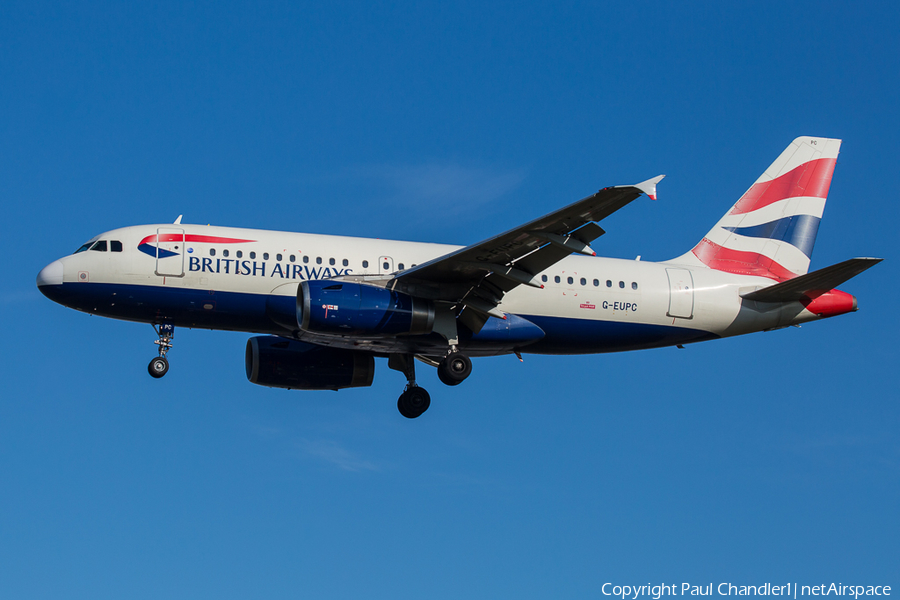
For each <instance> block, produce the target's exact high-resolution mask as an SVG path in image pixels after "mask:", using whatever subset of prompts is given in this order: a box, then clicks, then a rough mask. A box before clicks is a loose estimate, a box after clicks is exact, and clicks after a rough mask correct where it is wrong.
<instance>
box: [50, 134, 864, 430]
mask: <svg viewBox="0 0 900 600" xmlns="http://www.w3.org/2000/svg"><path fill="white" fill-rule="evenodd" d="M840 145H841V140H836V139H827V138H815V137H799V138H797V139H796V140H794V141H793V142H792V143H791V144H790V145H789V146H788V147H787V148H786V149H785V150H784V152H782V153H781V154H780V155H779V156H778V158H777V159H776V160H775V162H773V163H772V164H771V166H769V168H768V169H766V171H765V172H764V173H763V174H762V175H761V176H760V177H759V178H758V179H757V180H756V182H755V183H754V184H753V185H752V186H751V187H750V189H749V190H747V192H746V193H745V194H744V195H743V196H741V197H740V198H739V199H738V201H737V202H736V203H735V204H734V206H732V207H731V209H730V210H729V211H728V212H727V213H726V214H725V215H724V216H723V217H722V218H721V219H720V220H719V221H718V223H716V224H715V226H713V228H712V229H711V230H710V231H709V233H707V234H706V235H705V236H704V237H703V238H702V239H701V240H700V242H698V243H697V245H696V246H694V248H692V249H691V250H689V251H688V252H686V253H685V254H682V255H681V256H678V257H677V258H673V259H671V260H667V261H664V262H658V263H656V262H648V261H641V260H640V257H638V259H635V260H624V259H614V258H600V257H597V256H596V254H595V252H594V251H593V250H592V248H591V246H590V244H591V243H592V242H593V241H594V240H596V239H597V238H599V237H600V236H602V235H603V234H604V233H605V231H604V230H603V229H602V228H601V227H600V226H599V225H598V224H597V223H598V222H599V221H602V220H603V219H605V218H606V217H608V216H609V215H611V214H612V213H614V212H615V211H617V210H619V209H620V208H622V207H624V206H625V205H627V204H629V203H630V202H632V201H633V200H635V199H637V198H639V197H641V196H643V195H647V196H649V197H650V198H651V199H653V200H655V199H656V186H657V184H658V183H659V181H660V180H661V179H662V178H663V177H664V176H663V175H660V176H658V177H654V178H652V179H648V180H646V181H644V182H642V183H638V184H635V185H625V186H616V187H607V188H603V189H601V190H600V191H598V192H597V193H595V194H592V195H590V196H588V197H586V198H584V199H582V200H579V201H578V202H575V203H573V204H571V205H569V206H566V207H564V208H561V209H559V210H556V211H554V212H551V213H549V214H547V215H545V216H543V217H540V218H538V219H535V220H533V221H530V222H528V223H526V224H524V225H521V226H519V227H515V228H513V229H510V230H509V231H507V232H505V233H501V234H500V235H497V236H494V237H492V238H489V239H487V240H484V241H481V242H478V243H476V244H472V245H470V246H465V247H460V246H449V245H442V244H431V243H415V242H402V241H389V240H380V239H365V238H354V237H341V236H333V235H314V234H304V233H291V232H276V231H263V230H253V229H236V228H228V227H213V226H203V225H188V224H182V223H181V217H180V216H179V217H178V219H177V220H176V221H175V222H174V223H173V224H158V225H141V226H134V227H125V228H122V229H115V230H112V231H108V232H105V233H102V234H100V235H98V236H95V237H94V238H92V239H91V240H90V241H88V242H87V243H85V244H84V245H82V246H80V247H79V248H78V249H77V250H76V251H75V253H74V254H72V255H70V256H65V257H63V258H60V259H58V260H55V261H53V262H51V263H50V264H49V265H47V266H46V267H44V269H42V270H41V271H40V273H39V274H38V276H37V285H38V288H39V289H40V291H41V292H42V293H43V294H44V295H45V296H47V297H48V298H49V299H51V300H53V301H54V302H57V303H59V304H62V305H64V306H68V307H70V308H74V309H76V310H79V311H82V312H86V313H89V314H93V315H102V316H104V317H111V318H115V319H122V320H127V321H137V322H141V323H150V324H151V325H152V326H153V327H154V329H155V332H156V334H157V336H158V339H157V340H156V341H155V343H156V344H157V345H158V356H156V357H155V358H153V360H151V361H150V364H149V366H148V370H149V372H150V375H152V376H153V377H156V378H159V377H162V376H164V375H165V374H166V372H167V371H168V370H169V363H168V360H167V353H168V351H169V350H171V349H172V344H173V338H174V331H175V327H188V328H204V329H221V330H229V331H242V332H250V333H253V334H258V335H256V336H254V337H251V338H250V339H249V340H248V342H247V345H246V351H245V367H246V372H247V378H248V379H249V381H251V382H252V383H255V384H259V385H263V386H268V387H278V388H288V389H299V390H326V389H327V390H338V389H343V388H352V387H363V386H370V385H371V384H372V381H373V377H374V374H375V361H374V359H375V358H376V357H382V358H383V357H387V359H388V367H389V368H390V369H393V370H396V371H399V372H401V373H403V374H404V375H405V376H406V379H407V385H406V387H405V388H404V391H403V393H402V394H401V395H400V398H399V399H398V401H397V408H398V409H399V411H400V413H401V414H402V415H403V416H404V417H407V418H410V419H413V418H416V417H419V416H420V415H422V414H423V413H424V412H425V411H426V410H427V409H428V407H429V406H430V404H431V397H430V395H429V393H428V392H427V391H426V390H425V389H424V388H422V387H420V386H419V385H418V384H417V383H416V370H415V366H416V365H415V361H416V360H419V361H420V362H422V363H424V364H426V365H430V366H432V367H436V368H437V374H438V378H439V379H440V380H441V382H443V383H444V384H446V385H449V386H455V385H459V384H460V383H462V382H463V381H464V380H465V379H466V378H467V377H468V376H469V374H470V373H471V372H472V361H471V357H482V356H496V355H516V356H517V357H518V358H519V359H520V360H521V358H522V354H523V353H533V354H570V355H571V354H588V353H605V352H619V351H626V350H638V349H647V348H659V347H664V346H678V347H683V345H684V344H691V343H696V342H701V341H706V340H713V339H718V338H724V337H730V336H735V335H742V334H745V333H751V332H756V331H768V330H773V329H779V328H783V327H788V326H791V325H799V324H800V323H805V322H808V321H815V320H819V319H824V318H828V317H833V316H837V315H841V314H844V313H848V312H852V311H856V310H857V300H856V298H855V297H854V296H852V295H850V294H848V293H846V292H842V291H840V290H837V289H835V288H836V287H837V286H838V285H840V284H842V283H844V282H845V281H847V280H848V279H850V278H851V277H854V276H856V275H858V274H860V273H862V272H863V271H865V270H866V269H868V268H870V267H872V266H874V265H875V264H877V263H878V262H880V261H881V260H882V259H878V258H853V259H850V260H846V261H844V262H841V263H838V264H836V265H832V266H830V267H825V268H823V269H819V270H817V271H813V272H809V265H810V256H811V254H812V249H813V244H814V243H815V239H816V233H817V231H818V227H819V222H820V220H821V218H822V213H823V211H824V208H825V201H826V199H827V196H828V189H829V187H830V184H831V178H832V174H833V172H834V166H835V162H836V160H837V156H838V151H839V149H840Z"/></svg>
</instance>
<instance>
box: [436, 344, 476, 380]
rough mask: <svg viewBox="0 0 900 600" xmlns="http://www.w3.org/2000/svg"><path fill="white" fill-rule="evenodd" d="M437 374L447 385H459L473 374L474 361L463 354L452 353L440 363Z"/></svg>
mask: <svg viewBox="0 0 900 600" xmlns="http://www.w3.org/2000/svg"><path fill="white" fill-rule="evenodd" d="M437 373H438V379H440V380H441V382H442V383H444V384H445V385H459V384H461V383H462V382H463V381H465V379H466V377H468V376H469V375H471V374H472V361H471V360H470V359H469V357H468V356H466V355H465V354H463V353H462V352H451V353H450V354H448V355H447V356H445V357H444V360H442V361H441V362H440V364H439V365H438V368H437Z"/></svg>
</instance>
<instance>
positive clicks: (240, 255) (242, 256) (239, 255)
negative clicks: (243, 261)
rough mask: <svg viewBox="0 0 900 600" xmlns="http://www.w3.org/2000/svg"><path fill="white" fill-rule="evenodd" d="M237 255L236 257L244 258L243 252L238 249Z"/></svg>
mask: <svg viewBox="0 0 900 600" xmlns="http://www.w3.org/2000/svg"><path fill="white" fill-rule="evenodd" d="M237 257H238V258H244V253H243V252H241V251H240V250H238V251H237Z"/></svg>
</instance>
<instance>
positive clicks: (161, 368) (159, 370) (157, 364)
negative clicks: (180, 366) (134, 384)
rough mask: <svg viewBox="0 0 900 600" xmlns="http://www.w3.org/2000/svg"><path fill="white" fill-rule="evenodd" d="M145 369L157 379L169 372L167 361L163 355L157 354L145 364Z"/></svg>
mask: <svg viewBox="0 0 900 600" xmlns="http://www.w3.org/2000/svg"><path fill="white" fill-rule="evenodd" d="M147 371H148V372H149V373H150V375H151V376H152V377H154V378H156V379H159V378H160V377H162V376H163V375H165V374H166V373H168V372H169V361H167V360H166V359H165V357H163V356H157V357H156V358H154V359H153V360H151V361H150V364H149V365H147Z"/></svg>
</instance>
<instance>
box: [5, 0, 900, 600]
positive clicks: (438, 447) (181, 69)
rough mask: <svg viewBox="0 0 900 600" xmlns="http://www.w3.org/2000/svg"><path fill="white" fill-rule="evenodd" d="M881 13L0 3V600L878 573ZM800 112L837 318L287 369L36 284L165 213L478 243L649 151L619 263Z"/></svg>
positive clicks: (894, 458)
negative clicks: (73, 305) (301, 382)
mask: <svg viewBox="0 0 900 600" xmlns="http://www.w3.org/2000/svg"><path fill="white" fill-rule="evenodd" d="M898 26H900V19H898V9H897V8H896V7H895V5H894V4H893V3H888V2H883V3H875V2H872V3H868V2H861V3H854V4H852V5H850V4H845V3H837V2H793V3H774V2H762V3H750V2H729V3H712V2H710V3H699V2H698V3H678V4H673V5H672V6H660V5H658V4H657V3H645V2H603V3H599V2H598V3H568V2H553V3H544V4H534V3H522V2H515V3H512V2H510V3H490V4H489V5H487V6H486V5H485V3H426V2H421V3H401V2H396V3H392V4H390V5H389V6H379V5H377V4H372V3H336V2H335V3H241V2H216V3H211V2H210V3H203V2H192V3H143V4H138V3H131V4H128V3H124V4H123V3H115V2H109V3H90V2H71V3H66V2H54V3H38V2H6V3H4V4H3V5H2V7H0V193H2V199H3V200H2V201H3V206H4V209H5V218H4V219H3V221H2V223H0V228H2V233H3V235H2V240H3V242H2V244H3V249H4V252H5V255H6V256H7V257H8V260H7V264H6V266H5V272H6V273H7V274H6V276H5V277H4V278H3V280H2V281H3V283H2V287H0V307H2V309H3V311H2V312H3V315H4V316H3V325H4V330H5V333H6V335H7V338H6V343H5V344H4V347H3V350H2V358H3V365H4V368H3V374H4V386H3V393H2V395H0V397H2V401H0V482H2V483H0V486H2V487H0V490H2V493H0V594H2V595H3V596H4V597H10V598H54V599H56V598H60V597H65V598H121V597H130V598H160V597H167V598H197V597H215V598H247V597H270V598H298V597H299V598H304V597H327V598H360V597H373V598H374V597H390V598H421V597H431V598H459V597H477V598H497V597H515V598H548V597H568V598H588V597H600V596H601V594H600V586H601V585H602V584H603V583H604V582H606V581H611V582H614V583H635V582H637V583H646V582H656V583H658V582H667V583H673V582H678V583H680V582H683V581H690V582H696V583H704V582H710V581H712V582H716V583H718V582H729V581H730V582H734V583H740V584H759V583H762V582H765V581H772V582H787V581H791V582H796V583H800V584H818V583H821V582H831V581H835V582H838V581H840V582H843V583H860V584H867V585H876V584H882V585H884V584H887V585H893V586H895V590H896V589H898V587H900V579H898V569H897V557H898V556H900V542H898V540H900V535H898V534H900V516H898V510H897V506H900V442H898V434H897V432H898V430H900V405H898V399H900V396H898V392H897V388H896V375H895V371H894V369H895V365H896V363H897V360H898V358H900V356H898V352H897V349H896V337H897V332H898V319H897V312H896V308H897V303H896V298H897V297H898V292H900V290H898V285H897V281H898V278H900V273H898V267H897V265H898V264H900V262H898V256H897V252H896V243H895V237H894V236H895V231H894V230H895V228H896V227H895V224H896V223H897V222H898V216H900V215H898V208H897V202H896V198H895V197H896V191H895V187H896V183H895V179H896V170H897V164H898V151H897V147H898V146H897V141H896V139H895V137H896V134H897V132H898V130H900V127H898V124H900V123H898V116H897V106H898V100H900V99H898V90H900V81H898V73H900V64H898V63H900V53H898V51H897V48H898V34H897V31H898ZM798 135H815V136H825V137H838V138H841V139H843V140H844V145H843V146H842V152H841V156H840V158H839V160H838V164H837V168H836V171H835V176H834V180H833V184H832V186H831V193H830V196H829V204H828V206H827V208H826V212H825V219H824V220H823V222H822V226H821V227H820V229H819V236H818V244H817V246H816V251H815V254H814V255H813V268H820V267H824V266H827V265H829V264H833V263H835V262H838V261H840V260H844V259H846V258H849V257H853V256H879V257H883V258H886V259H887V260H886V261H885V262H884V263H882V264H880V265H878V266H877V267H876V268H874V269H872V270H871V271H869V272H867V273H865V274H863V275H861V276H860V277H859V278H857V279H855V280H853V281H852V282H849V283H847V284H845V285H844V286H843V289H846V290H847V291H850V292H851V293H854V294H855V295H856V296H857V297H858V298H859V303H860V307H861V310H860V311H859V312H858V313H855V314H852V315H846V316H843V317H840V318H837V319H833V320H830V321H825V322H821V323H815V324H810V325H807V326H804V327H803V328H802V329H800V330H797V329H790V330H782V331H777V332H771V333H765V334H756V335H752V336H747V337H742V338H736V339H729V340H721V341H717V342H712V343H705V344H699V345H694V346H689V347H688V348H686V349H685V350H676V349H661V350H654V351H642V352H636V353H626V354H618V355H605V356H582V357H540V356H526V357H525V362H524V363H523V364H520V363H519V362H518V361H516V360H515V359H514V358H511V357H506V358H495V359H480V360H477V361H476V362H475V370H474V373H473V375H472V377H471V378H470V379H469V380H467V381H466V382H465V383H464V384H463V385H461V386H459V387H458V388H453V389H451V388H446V387H444V386H442V385H441V384H440V383H439V382H438V380H437V377H436V375H435V374H434V373H433V372H429V371H428V370H425V369H420V370H421V372H422V374H421V375H420V382H421V383H422V384H423V385H425V386H426V387H428V388H429V389H430V390H431V392H432V398H433V402H432V406H431V409H430V410H429V411H428V413H427V414H426V415H424V416H423V417H422V418H420V419H418V420H416V421H407V420H405V419H403V418H402V417H400V416H399V414H398V413H397V411H396V398H397V395H398V394H399V392H400V391H401V389H402V387H403V383H404V381H403V377H402V376H401V375H399V374H398V373H395V372H392V371H389V370H387V368H386V364H384V363H383V361H379V364H378V369H379V370H378V372H377V374H376V377H375V383H374V385H373V386H372V387H371V388H367V389H359V390H344V391H341V392H338V393H332V392H287V391H280V390H269V389H265V388H260V387H256V386H253V385H252V384H250V383H248V382H247V381H246V379H245V375H244V368H243V348H244V344H245V342H246V338H247V337H248V335H243V334H237V333H223V332H208V331H187V330H179V331H178V332H177V333H176V338H175V349H174V350H173V351H172V352H171V353H170V355H169V357H170V359H171V362H172V369H171V371H170V372H169V374H168V375H167V376H166V377H165V378H164V379H163V380H159V381H155V380H152V379H151V378H150V377H149V376H148V375H147V373H146V364H147V361H149V359H150V358H151V357H152V356H153V355H154V350H155V347H154V345H153V344H152V341H153V339H154V336H153V332H152V330H151V328H150V327H149V326H147V325H139V324H133V323H125V322H116V321H111V320H104V319H101V318H91V317H88V316H86V315H83V314H81V313H77V312H75V311H71V310H68V309H65V308H63V307H60V306H57V305H55V304H53V303H51V302H50V301H48V300H47V299H45V298H44V297H42V296H41V295H40V294H39V293H38V291H37V289H36V288H35V286H34V277H35V275H36V274H37V272H38V271H39V270H40V269H41V268H42V267H43V266H44V265H45V264H47V263H49V262H50V261H52V260H53V259H55V258H57V257H59V256H61V255H64V254H67V253H70V252H72V251H73V250H74V249H75V248H77V247H78V246H79V245H80V244H81V243H83V242H84V241H85V240H87V239H88V238H90V237H92V236H93V235H95V234H97V233H99V232H101V231H104V230H107V229H112V228H114V227H119V226H124V225H132V224H140V223H158V222H162V223H166V222H171V221H173V220H174V219H175V217H177V216H178V215H179V214H184V220H185V222H191V223H213V224H217V225H234V226H248V227H260V228H266V229H286V230H295V231H306V232H315V233H334V234H349V235H360V236H372V237H383V238H398V239H410V240H421V241H438V242H447V243H459V244H468V243H472V242H475V241H477V240H479V239H482V238H485V237H488V236H490V235H492V234H495V233H497V232H499V231H503V230H506V229H508V228H510V227H512V226H515V225H517V224H520V223H522V222H525V221H527V220H530V219H532V218H534V217H537V216H540V215H542V214H544V213H546V212H549V211H551V210H553V209H555V208H557V207H559V206H562V205H564V204H567V203H569V202H572V201H574V200H576V199H578V198H581V197H584V196H586V195H588V194H590V193H592V192H593V191H595V190H597V189H599V188H601V187H605V186H608V185H619V184H629V183H635V182H638V181H642V180H644V179H647V178H649V177H652V176H654V175H657V174H659V173H666V174H667V175H668V177H667V179H666V180H665V181H663V183H661V184H660V187H659V201H657V202H651V201H649V200H647V199H646V198H645V199H642V200H639V201H637V202H635V203H633V204H632V205H630V206H628V207H627V208H626V209H624V210H622V211H620V212H619V213H617V214H615V215H614V216H613V217H611V218H610V219H608V220H607V221H605V222H604V228H605V229H606V230H607V231H608V234H607V235H605V236H604V237H603V238H602V239H600V240H598V241H597V242H596V243H595V245H594V248H595V249H596V250H597V251H598V253H599V254H602V255H606V256H616V257H626V258H633V257H634V256H636V255H638V254H640V255H642V256H643V258H644V260H665V259H668V258H671V257H673V256H676V255H679V254H681V253H682V252H684V251H685V250H687V249H688V248H690V247H691V246H692V245H693V244H694V243H695V242H696V241H697V240H698V239H700V237H701V236H702V235H703V234H704V233H705V232H706V231H707V230H708V229H709V228H710V226H711V225H712V224H713V223H714V222H715V221H716V220H717V219H718V217H719V216H721V214H723V213H724V212H725V210H727V208H728V207H730V206H731V204H732V203H733V202H734V201H735V199H736V198H737V197H739V196H740V194H741V193H743V192H744V190H746V188H747V187H749V185H750V184H751V183H752V182H753V181H754V180H755V179H756V177H757V176H758V175H759V174H760V173H761V172H762V171H763V170H764V169H765V167H766V166H768V164H769V163H770V162H771V161H772V160H773V159H774V158H775V157H776V156H777V155H778V153H779V152H781V150H782V149H783V148H784V147H785V146H786V145H787V144H788V143H789V142H790V141H791V140H792V139H793V138H795V137H797V136H798Z"/></svg>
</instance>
